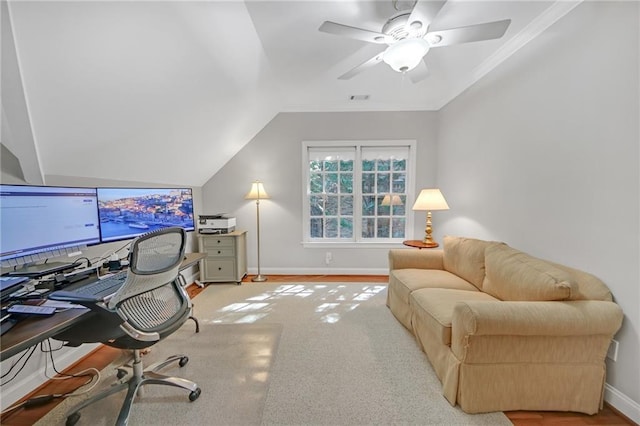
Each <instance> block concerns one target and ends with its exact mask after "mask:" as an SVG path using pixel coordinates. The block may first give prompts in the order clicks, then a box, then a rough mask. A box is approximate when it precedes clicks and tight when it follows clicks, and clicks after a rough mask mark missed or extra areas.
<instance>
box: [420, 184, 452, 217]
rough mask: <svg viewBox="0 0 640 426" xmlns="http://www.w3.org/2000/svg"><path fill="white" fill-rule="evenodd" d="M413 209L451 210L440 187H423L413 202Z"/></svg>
mask: <svg viewBox="0 0 640 426" xmlns="http://www.w3.org/2000/svg"><path fill="white" fill-rule="evenodd" d="M413 210H429V211H430V210H449V205H448V204H447V201H446V200H445V199H444V196H443V195H442V192H440V190H439V189H437V188H432V189H423V190H422V191H420V195H418V199H417V200H416V202H415V203H414V204H413Z"/></svg>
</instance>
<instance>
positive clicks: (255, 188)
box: [244, 180, 269, 282]
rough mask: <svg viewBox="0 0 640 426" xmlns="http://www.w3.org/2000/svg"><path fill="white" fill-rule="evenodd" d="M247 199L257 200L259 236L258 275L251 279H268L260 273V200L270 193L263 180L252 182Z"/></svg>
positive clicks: (260, 280)
mask: <svg viewBox="0 0 640 426" xmlns="http://www.w3.org/2000/svg"><path fill="white" fill-rule="evenodd" d="M244 198H245V199H246V200H256V224H257V226H256V235H257V237H258V275H256V276H255V277H253V278H251V281H256V282H262V281H266V280H267V277H265V276H263V275H262V274H260V200H264V199H267V198H269V195H268V194H267V192H266V191H265V190H264V186H263V185H262V182H260V181H259V180H257V181H255V182H253V183H252V184H251V190H250V191H249V193H248V194H247V195H246V196H245V197H244Z"/></svg>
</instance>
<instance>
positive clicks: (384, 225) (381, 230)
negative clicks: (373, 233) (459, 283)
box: [377, 217, 390, 238]
mask: <svg viewBox="0 0 640 426" xmlns="http://www.w3.org/2000/svg"><path fill="white" fill-rule="evenodd" d="M389 224H390V220H389V218H388V217H379V218H378V232H377V237H378V238H389Z"/></svg>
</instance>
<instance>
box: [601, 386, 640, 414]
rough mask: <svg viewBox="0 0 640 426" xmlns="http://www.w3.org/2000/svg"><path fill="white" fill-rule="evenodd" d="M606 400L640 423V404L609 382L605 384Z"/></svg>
mask: <svg viewBox="0 0 640 426" xmlns="http://www.w3.org/2000/svg"><path fill="white" fill-rule="evenodd" d="M604 400H605V401H606V402H607V403H608V404H609V405H611V406H612V407H613V408H614V409H616V410H617V411H619V412H620V413H621V414H623V415H625V416H626V417H628V418H629V420H631V421H633V422H635V423H636V424H640V404H638V403H637V402H635V401H634V400H632V399H631V398H629V397H628V396H627V395H625V394H623V393H622V392H620V391H619V390H618V389H616V388H614V387H613V386H611V385H610V384H608V383H605V385H604Z"/></svg>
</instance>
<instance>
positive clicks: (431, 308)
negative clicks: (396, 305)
mask: <svg viewBox="0 0 640 426" xmlns="http://www.w3.org/2000/svg"><path fill="white" fill-rule="evenodd" d="M473 300H480V301H496V300H497V299H496V298H494V297H492V296H490V295H488V294H487V293H483V292H481V291H469V290H454V289H443V288H423V289H420V290H416V291H414V292H413V293H411V296H410V297H409V304H410V306H411V309H412V311H413V320H412V322H413V323H415V322H416V321H420V322H422V323H423V324H424V325H426V326H427V327H426V328H427V329H429V330H430V331H431V332H433V333H434V334H435V335H436V336H437V338H438V339H439V341H440V342H442V344H444V345H447V346H449V345H451V319H452V318H453V308H454V307H455V306H456V304H457V303H458V302H468V301H473Z"/></svg>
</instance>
